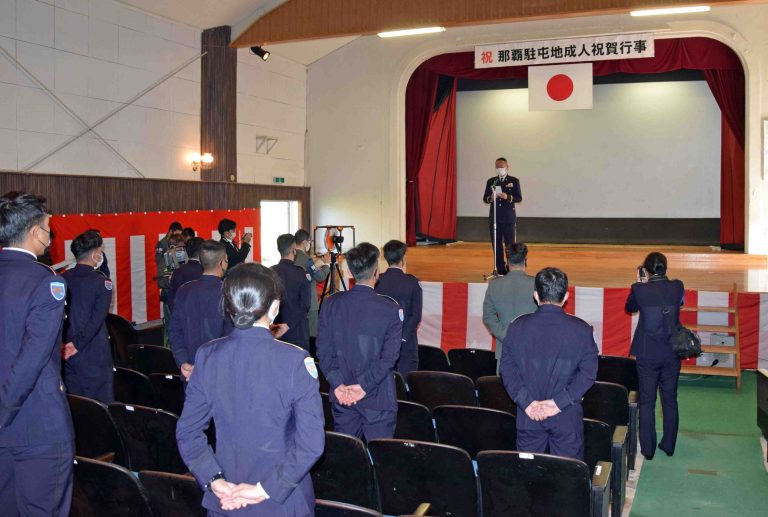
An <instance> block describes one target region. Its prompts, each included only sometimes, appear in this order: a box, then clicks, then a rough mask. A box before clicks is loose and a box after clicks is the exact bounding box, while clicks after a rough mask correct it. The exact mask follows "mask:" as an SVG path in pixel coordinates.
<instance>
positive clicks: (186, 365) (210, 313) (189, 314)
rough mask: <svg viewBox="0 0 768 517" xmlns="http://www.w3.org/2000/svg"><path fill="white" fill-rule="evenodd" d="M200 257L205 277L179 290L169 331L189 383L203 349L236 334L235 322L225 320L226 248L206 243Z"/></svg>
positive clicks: (203, 243) (221, 245) (173, 350)
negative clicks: (223, 305)
mask: <svg viewBox="0 0 768 517" xmlns="http://www.w3.org/2000/svg"><path fill="white" fill-rule="evenodd" d="M195 238H196V239H197V238H198V237H195ZM190 242H191V241H190ZM199 256H200V264H201V265H202V269H203V274H202V275H201V276H200V277H199V278H198V279H197V280H193V281H190V282H187V283H185V284H184V285H182V286H181V287H179V290H178V291H177V292H176V302H175V303H176V305H175V308H174V311H173V313H171V327H170V329H169V331H168V337H169V341H170V342H171V351H172V352H173V357H174V358H175V359H176V365H177V366H178V367H179V370H181V375H182V376H183V377H184V379H185V380H187V381H188V380H189V376H190V375H192V370H193V369H194V365H195V354H196V353H197V350H198V349H199V348H200V346H201V345H202V344H203V343H207V342H208V341H211V340H213V339H218V338H220V337H223V336H226V335H227V334H229V332H230V331H231V330H232V325H231V321H230V320H229V319H228V318H226V317H225V315H224V312H223V309H222V305H221V301H222V293H221V286H222V278H224V273H226V271H227V252H226V250H225V249H224V245H223V244H221V243H220V242H216V241H210V240H209V241H203V242H202V244H201V245H200V252H199Z"/></svg>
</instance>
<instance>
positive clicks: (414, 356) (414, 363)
mask: <svg viewBox="0 0 768 517" xmlns="http://www.w3.org/2000/svg"><path fill="white" fill-rule="evenodd" d="M418 369H419V346H418V344H416V342H414V341H402V342H401V344H400V357H398V359H397V371H398V372H400V373H401V374H402V375H403V377H405V376H406V375H408V373H409V372H413V371H416V370H418Z"/></svg>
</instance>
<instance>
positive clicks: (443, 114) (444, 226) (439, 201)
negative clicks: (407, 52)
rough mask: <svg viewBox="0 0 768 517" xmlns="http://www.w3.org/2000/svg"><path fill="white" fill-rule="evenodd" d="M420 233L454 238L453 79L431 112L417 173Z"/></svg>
mask: <svg viewBox="0 0 768 517" xmlns="http://www.w3.org/2000/svg"><path fill="white" fill-rule="evenodd" d="M417 191H418V194H417V200H418V229H419V235H421V236H424V237H429V238H430V239H432V240H441V241H443V240H444V241H451V240H455V239H456V79H454V80H453V84H452V86H451V88H450V92H449V93H448V95H447V96H446V98H445V100H444V101H443V102H442V103H441V105H440V106H439V107H438V109H437V110H436V111H434V112H432V116H431V117H430V120H429V127H428V128H427V136H426V139H425V142H424V152H423V156H422V160H421V166H420V167H419V172H418V175H417Z"/></svg>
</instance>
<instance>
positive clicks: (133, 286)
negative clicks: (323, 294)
mask: <svg viewBox="0 0 768 517" xmlns="http://www.w3.org/2000/svg"><path fill="white" fill-rule="evenodd" d="M224 218H227V219H232V220H233V221H235V222H236V223H237V232H238V238H239V237H240V236H242V235H243V233H246V232H247V233H253V241H252V246H253V247H252V248H251V253H250V255H249V256H248V259H247V260H248V261H251V260H254V257H255V260H256V261H259V262H260V261H261V222H260V215H259V209H257V208H247V209H242V210H189V211H182V212H129V213H121V214H67V215H55V216H53V217H52V218H51V229H52V230H53V233H54V235H55V238H54V239H53V242H52V243H51V258H52V259H53V262H54V263H56V262H61V261H63V260H65V259H67V258H72V254H71V252H70V250H69V245H70V243H71V242H72V239H74V238H75V237H77V236H78V235H80V234H81V233H83V232H84V231H86V230H89V229H97V230H99V231H100V232H101V235H102V237H103V238H104V248H105V254H106V255H107V259H108V261H109V269H110V274H111V278H112V282H113V283H114V289H113V290H112V293H113V294H112V309H111V311H110V312H112V313H115V314H119V315H120V316H122V317H124V318H126V319H128V320H130V321H134V322H136V323H143V322H145V321H151V320H155V319H158V318H160V317H161V313H160V293H159V291H158V288H157V283H156V282H155V277H156V276H157V271H156V269H157V268H156V265H155V244H157V241H158V240H160V239H161V238H162V237H163V236H164V235H165V234H166V232H167V231H168V227H169V226H170V224H171V223H172V222H173V221H178V222H180V223H181V224H182V226H184V227H191V228H194V229H195V231H196V232H197V235H198V237H202V238H203V239H215V240H219V233H218V231H217V230H216V229H217V228H218V225H219V221H220V220H222V219H224ZM236 240H237V239H236Z"/></svg>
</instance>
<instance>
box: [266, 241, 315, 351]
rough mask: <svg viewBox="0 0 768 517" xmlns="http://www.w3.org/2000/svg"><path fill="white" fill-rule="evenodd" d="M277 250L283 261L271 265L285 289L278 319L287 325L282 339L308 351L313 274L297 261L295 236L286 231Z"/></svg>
mask: <svg viewBox="0 0 768 517" xmlns="http://www.w3.org/2000/svg"><path fill="white" fill-rule="evenodd" d="M277 251H279V252H280V262H278V263H277V264H275V265H274V266H272V270H273V271H274V272H275V273H277V275H278V276H279V277H280V280H281V281H282V285H283V292H282V296H281V299H280V313H279V314H278V315H277V320H276V321H277V323H284V324H287V325H288V332H286V333H285V335H283V341H287V342H288V343H291V344H294V345H297V346H300V347H301V348H303V349H304V350H309V319H308V312H309V308H310V306H311V302H312V293H311V292H310V288H311V285H312V284H311V282H312V277H311V276H310V274H309V273H305V272H304V269H303V268H302V267H301V266H297V265H296V264H294V259H295V257H296V239H295V238H294V237H293V235H291V234H290V233H286V234H283V235H281V236H279V237H278V238H277Z"/></svg>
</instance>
